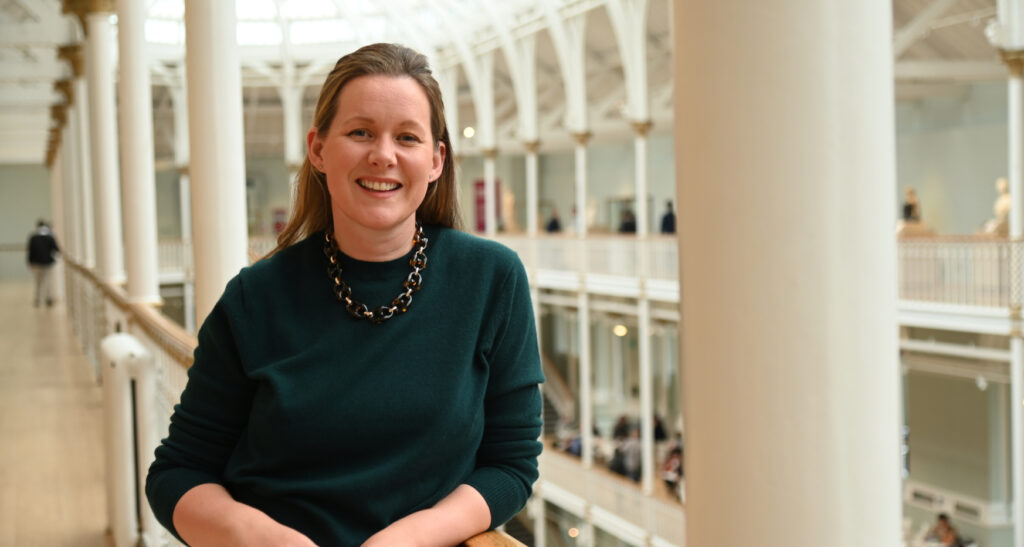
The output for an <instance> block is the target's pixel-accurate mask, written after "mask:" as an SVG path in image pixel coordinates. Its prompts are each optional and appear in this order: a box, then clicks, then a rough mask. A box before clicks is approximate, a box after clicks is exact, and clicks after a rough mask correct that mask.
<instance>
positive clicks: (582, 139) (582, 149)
mask: <svg viewBox="0 0 1024 547" xmlns="http://www.w3.org/2000/svg"><path fill="white" fill-rule="evenodd" d="M590 136H591V134H590V132H589V131H584V132H581V133H573V134H572V137H573V139H575V140H576V148H575V152H574V155H575V160H576V161H575V163H576V179H575V193H576V217H575V220H574V222H575V228H576V237H578V238H581V239H582V238H585V237H587V141H589V140H590Z"/></svg>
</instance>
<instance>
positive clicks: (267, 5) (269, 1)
mask: <svg viewBox="0 0 1024 547" xmlns="http://www.w3.org/2000/svg"><path fill="white" fill-rule="evenodd" d="M235 16H236V17H238V20H239V21H267V20H276V19H277V4H275V3H274V0H245V1H244V2H238V3H237V4H235ZM239 32H241V31H239ZM278 34H280V33H278ZM280 41H281V40H280V39H278V42H280ZM239 43H241V41H239Z"/></svg>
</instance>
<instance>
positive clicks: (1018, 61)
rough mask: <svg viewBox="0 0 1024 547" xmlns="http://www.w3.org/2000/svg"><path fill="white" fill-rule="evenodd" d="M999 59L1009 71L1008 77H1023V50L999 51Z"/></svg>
mask: <svg viewBox="0 0 1024 547" xmlns="http://www.w3.org/2000/svg"><path fill="white" fill-rule="evenodd" d="M999 58H1000V59H1002V61H1003V63H1004V64H1006V66H1007V68H1009V69H1010V75H1011V76H1014V77H1016V78H1020V77H1024V49H1000V50H999Z"/></svg>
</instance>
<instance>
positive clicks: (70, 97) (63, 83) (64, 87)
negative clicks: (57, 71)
mask: <svg viewBox="0 0 1024 547" xmlns="http://www.w3.org/2000/svg"><path fill="white" fill-rule="evenodd" d="M53 89H54V90H55V91H59V92H60V93H61V94H63V95H64V102H65V103H67V104H74V102H75V88H74V87H73V86H72V85H71V80H66V79H65V80H57V81H56V82H53Z"/></svg>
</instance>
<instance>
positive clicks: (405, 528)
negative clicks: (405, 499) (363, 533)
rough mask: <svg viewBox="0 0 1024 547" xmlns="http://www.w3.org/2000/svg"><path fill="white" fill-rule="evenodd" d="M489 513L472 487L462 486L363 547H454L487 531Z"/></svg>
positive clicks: (399, 521) (395, 523) (400, 520)
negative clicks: (390, 546) (400, 546)
mask: <svg viewBox="0 0 1024 547" xmlns="http://www.w3.org/2000/svg"><path fill="white" fill-rule="evenodd" d="M490 525H491V510H490V509H489V508H488V507H487V502H486V501H484V497H483V496H481V495H480V492H477V491H476V489H475V488H473V487H472V486H469V485H466V484H463V485H461V486H459V487H458V488H456V489H455V490H453V491H452V493H451V494H448V496H446V497H445V498H444V499H442V500H441V501H439V502H438V503H437V505H435V506H433V507H431V508H430V509H424V510H422V511H417V512H415V513H412V514H411V515H408V516H406V517H404V518H401V519H399V520H397V521H395V522H393V523H391V525H390V526H388V527H387V528H384V529H383V530H381V531H380V532H377V533H376V534H374V535H373V536H372V537H370V539H368V540H366V543H364V544H363V547H378V546H387V545H409V546H417V547H433V546H439V547H440V546H448V545H458V544H460V543H462V542H463V541H466V540H467V539H469V538H471V537H473V536H475V535H477V534H479V533H480V532H483V531H485V530H487V529H488V528H489V527H490Z"/></svg>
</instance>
